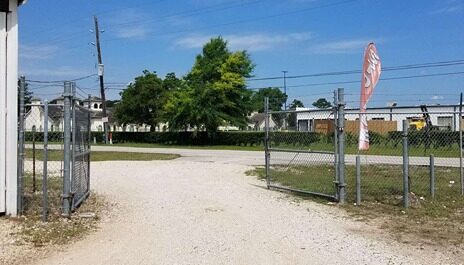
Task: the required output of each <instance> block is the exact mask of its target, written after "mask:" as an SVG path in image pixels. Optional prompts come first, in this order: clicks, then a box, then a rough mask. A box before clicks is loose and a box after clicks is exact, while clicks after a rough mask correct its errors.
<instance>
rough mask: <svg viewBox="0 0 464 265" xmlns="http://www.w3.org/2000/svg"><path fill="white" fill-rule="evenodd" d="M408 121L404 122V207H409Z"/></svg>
mask: <svg viewBox="0 0 464 265" xmlns="http://www.w3.org/2000/svg"><path fill="white" fill-rule="evenodd" d="M408 127H409V124H408V120H403V206H404V208H408V207H409V181H408V180H409V150H408Z"/></svg>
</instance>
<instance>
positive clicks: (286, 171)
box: [265, 90, 464, 207]
mask: <svg viewBox="0 0 464 265" xmlns="http://www.w3.org/2000/svg"><path fill="white" fill-rule="evenodd" d="M336 94H337V97H336V98H337V101H336V102H334V103H335V104H334V105H335V107H334V108H332V109H327V110H309V109H297V110H289V111H269V110H267V112H266V130H265V153H266V154H265V160H266V167H265V176H266V180H267V185H268V187H269V188H275V189H280V190H289V191H296V192H299V193H307V194H313V195H318V196H324V197H327V198H330V199H333V200H336V201H340V202H345V201H347V202H351V203H357V204H360V203H362V202H363V201H364V202H377V203H385V204H389V205H404V206H405V207H409V206H414V205H416V204H417V205H420V204H421V202H424V201H433V200H447V201H453V198H459V197H460V196H462V195H463V194H464V178H463V164H462V146H463V144H462V128H463V127H462V126H463V125H462V123H463V122H462V119H461V118H460V117H463V116H462V112H461V111H460V108H459V107H456V106H451V107H449V108H448V109H445V108H441V109H438V108H437V109H435V110H432V108H429V110H428V111H426V112H424V108H423V107H421V106H418V107H416V108H410V109H399V110H394V111H392V110H391V109H389V108H385V109H384V110H382V109H375V110H369V109H368V110H367V112H366V113H365V114H364V115H366V117H367V119H368V125H369V140H370V148H369V150H368V151H358V138H359V117H360V115H361V113H360V112H359V110H345V108H344V103H343V102H344V101H343V90H339V91H337V93H336ZM425 109H427V108H425ZM271 119H272V120H273V122H270V120H271ZM269 124H276V126H273V127H272V126H269Z"/></svg>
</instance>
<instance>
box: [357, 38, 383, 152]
mask: <svg viewBox="0 0 464 265" xmlns="http://www.w3.org/2000/svg"><path fill="white" fill-rule="evenodd" d="M381 72H382V63H381V61H380V57H379V55H378V54H377V49H376V48H375V45H374V43H369V45H368V46H367V48H366V51H365V52H364V65H363V71H362V81H361V106H360V112H361V113H360V115H359V150H360V151H361V150H369V129H368V127H367V117H366V114H365V112H366V109H367V102H368V101H369V99H370V98H371V96H372V93H373V92H374V88H375V86H376V85H377V83H378V82H379V79H380V73H381Z"/></svg>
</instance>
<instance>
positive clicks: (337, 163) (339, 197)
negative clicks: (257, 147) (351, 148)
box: [264, 88, 346, 203]
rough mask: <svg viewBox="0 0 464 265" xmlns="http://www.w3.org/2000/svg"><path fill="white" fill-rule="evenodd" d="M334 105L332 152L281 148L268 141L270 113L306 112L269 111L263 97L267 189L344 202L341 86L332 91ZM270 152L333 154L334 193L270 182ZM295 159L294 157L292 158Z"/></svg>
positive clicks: (343, 116) (267, 103)
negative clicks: (272, 145)
mask: <svg viewBox="0 0 464 265" xmlns="http://www.w3.org/2000/svg"><path fill="white" fill-rule="evenodd" d="M334 99H335V106H334V108H333V116H334V122H335V133H334V152H329V151H317V150H297V149H281V148H272V147H271V144H270V143H271V142H270V136H269V134H270V117H271V115H272V114H288V113H298V112H308V111H307V110H305V111H294V110H293V111H289V110H285V111H270V110H269V98H267V97H266V98H265V140H264V144H265V176H266V183H267V187H268V189H276V190H282V191H290V192H296V193H301V194H309V195H315V196H319V197H325V198H328V199H330V200H334V201H338V202H340V203H344V202H345V194H346V192H345V186H346V184H345V159H344V158H345V155H344V141H345V133H344V123H345V115H344V107H345V103H344V91H343V88H340V89H338V91H335V92H334ZM272 152H285V153H295V157H296V156H298V155H299V154H324V155H333V157H334V163H333V165H334V181H333V183H334V193H333V194H329V193H321V192H315V191H310V190H301V189H295V188H290V187H285V186H281V185H277V184H273V183H272V182H271V170H270V164H271V153H272ZM294 159H295V158H294Z"/></svg>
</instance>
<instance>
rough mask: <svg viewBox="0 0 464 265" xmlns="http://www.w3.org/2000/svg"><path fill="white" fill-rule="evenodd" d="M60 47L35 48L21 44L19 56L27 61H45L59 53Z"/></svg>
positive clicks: (45, 46) (43, 46)
mask: <svg viewBox="0 0 464 265" xmlns="http://www.w3.org/2000/svg"><path fill="white" fill-rule="evenodd" d="M58 50H59V49H58V47H57V46H53V45H41V46H33V45H26V44H21V45H20V47H19V56H20V57H21V59H26V60H43V59H48V58H51V57H53V56H54V55H55V53H57V52H58Z"/></svg>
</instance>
